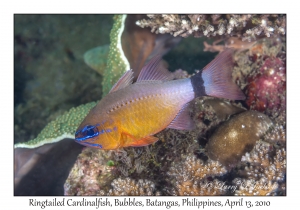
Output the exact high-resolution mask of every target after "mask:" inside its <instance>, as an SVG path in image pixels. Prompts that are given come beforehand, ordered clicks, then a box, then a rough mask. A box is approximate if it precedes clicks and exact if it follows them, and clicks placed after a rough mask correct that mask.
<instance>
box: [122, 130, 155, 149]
mask: <svg viewBox="0 0 300 210" xmlns="http://www.w3.org/2000/svg"><path fill="white" fill-rule="evenodd" d="M123 135H125V136H126V138H127V140H126V141H125V143H124V147H129V146H131V147H143V146H147V145H149V144H153V143H155V142H157V141H158V140H159V139H158V138H157V137H155V136H147V137H144V138H141V139H136V138H135V137H134V136H132V135H130V134H126V133H123Z"/></svg>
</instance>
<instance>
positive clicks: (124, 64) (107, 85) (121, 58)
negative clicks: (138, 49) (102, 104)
mask: <svg viewBox="0 0 300 210" xmlns="http://www.w3.org/2000/svg"><path fill="white" fill-rule="evenodd" d="M125 19H126V15H115V16H114V25H113V27H112V29H111V32H110V48H109V53H108V58H107V67H106V69H105V71H104V76H103V81H102V87H103V95H106V94H107V93H108V92H109V91H110V89H111V88H112V86H113V85H114V84H115V82H116V81H118V79H119V78H120V77H121V76H122V75H123V74H124V73H125V71H127V70H129V68H130V66H129V62H128V60H127V58H126V57H125V55H124V52H123V49H122V46H121V35H122V32H123V30H124V23H125Z"/></svg>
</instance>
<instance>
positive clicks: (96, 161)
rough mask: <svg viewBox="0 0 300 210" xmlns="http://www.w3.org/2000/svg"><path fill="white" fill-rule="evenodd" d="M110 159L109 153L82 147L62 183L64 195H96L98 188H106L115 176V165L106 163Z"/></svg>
mask: <svg viewBox="0 0 300 210" xmlns="http://www.w3.org/2000/svg"><path fill="white" fill-rule="evenodd" d="M110 160H111V156H110V153H106V152H104V151H102V150H98V149H94V148H86V149H84V150H83V152H82V153H81V154H80V155H79V156H78V158H77V160H76V162H75V164H74V166H73V168H72V170H71V172H70V174H69V177H68V179H67V180H66V182H65V184H64V193H65V195H97V194H98V193H99V191H100V190H103V189H108V187H109V186H108V184H109V183H110V182H111V181H112V180H113V179H114V178H115V177H116V176H117V173H116V168H115V166H113V165H111V164H108V162H109V161H110Z"/></svg>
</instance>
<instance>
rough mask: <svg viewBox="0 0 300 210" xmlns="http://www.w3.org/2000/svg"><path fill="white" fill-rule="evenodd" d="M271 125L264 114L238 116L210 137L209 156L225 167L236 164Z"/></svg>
mask: <svg viewBox="0 0 300 210" xmlns="http://www.w3.org/2000/svg"><path fill="white" fill-rule="evenodd" d="M271 125H272V122H271V120H270V119H269V118H268V117H267V116H266V115H264V114H262V113H259V112H256V111H246V112H243V113H241V114H238V115H236V116H234V117H232V118H231V119H230V120H228V121H227V122H225V123H224V124H222V125H221V126H220V127H219V128H218V129H217V130H216V131H215V132H214V134H213V135H212V136H211V137H210V139H209V141H208V144H207V146H206V150H207V153H208V156H209V157H210V158H211V159H213V160H218V161H220V162H221V163H222V164H224V165H233V164H236V163H237V162H238V161H239V160H240V159H241V157H242V155H243V154H245V152H249V151H251V150H252V149H253V147H254V145H255V143H256V141H258V140H259V139H260V138H261V137H262V136H263V134H265V132H266V131H267V130H268V129H269V127H270V126H271Z"/></svg>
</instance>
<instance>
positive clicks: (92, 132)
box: [75, 124, 116, 141]
mask: <svg viewBox="0 0 300 210" xmlns="http://www.w3.org/2000/svg"><path fill="white" fill-rule="evenodd" d="M97 126H99V124H96V125H87V126H85V127H84V128H82V129H81V130H78V131H77V132H76V133H75V140H76V141H84V140H86V139H90V138H93V137H95V136H98V135H100V134H102V133H110V132H112V131H113V130H112V129H109V128H108V129H105V130H104V129H103V130H101V131H98V128H97ZM115 128H116V127H114V130H116V129H115Z"/></svg>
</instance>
